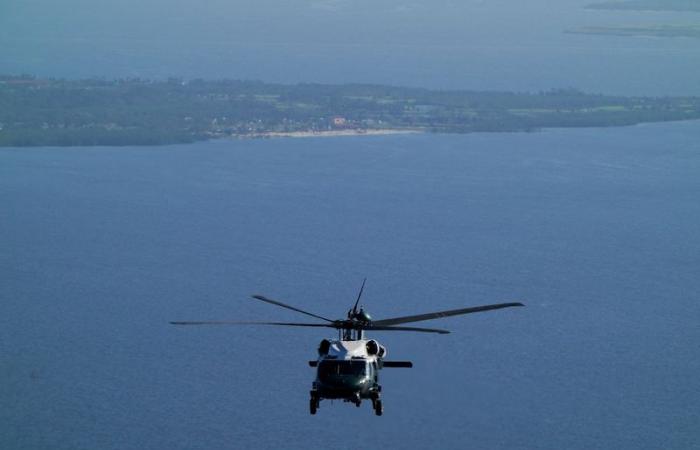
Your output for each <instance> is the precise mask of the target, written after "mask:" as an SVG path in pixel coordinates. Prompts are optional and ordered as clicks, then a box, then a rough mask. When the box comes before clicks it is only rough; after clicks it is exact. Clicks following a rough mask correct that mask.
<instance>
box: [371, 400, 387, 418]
mask: <svg viewBox="0 0 700 450" xmlns="http://www.w3.org/2000/svg"><path fill="white" fill-rule="evenodd" d="M372 406H373V407H374V414H376V415H378V416H381V415H382V413H383V412H384V405H382V401H381V400H379V399H377V400H373V401H372Z"/></svg>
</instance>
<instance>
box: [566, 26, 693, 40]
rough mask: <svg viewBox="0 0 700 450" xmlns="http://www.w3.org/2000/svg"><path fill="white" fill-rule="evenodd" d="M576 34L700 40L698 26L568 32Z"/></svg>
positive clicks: (580, 29) (629, 27)
mask: <svg viewBox="0 0 700 450" xmlns="http://www.w3.org/2000/svg"><path fill="white" fill-rule="evenodd" d="M567 33H574V34H597V35H608V36H649V37H665V38H673V37H684V38H695V39H700V24H698V25H639V26H622V25H621V26H592V27H581V28H576V29H573V30H568V31H567Z"/></svg>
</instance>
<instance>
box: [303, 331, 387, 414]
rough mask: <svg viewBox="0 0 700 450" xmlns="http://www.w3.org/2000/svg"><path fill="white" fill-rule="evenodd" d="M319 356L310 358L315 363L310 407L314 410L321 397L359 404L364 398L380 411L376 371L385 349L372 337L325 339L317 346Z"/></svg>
mask: <svg viewBox="0 0 700 450" xmlns="http://www.w3.org/2000/svg"><path fill="white" fill-rule="evenodd" d="M318 353H319V357H318V360H316V361H309V365H310V366H312V367H316V379H315V380H314V382H313V384H312V388H311V411H312V414H314V413H315V411H316V409H317V408H318V406H319V404H320V402H321V400H323V399H331V400H343V401H346V402H352V403H354V404H355V405H357V406H360V404H361V403H362V400H363V399H369V400H371V401H372V405H373V407H374V409H375V411H376V412H377V414H379V415H381V408H382V406H381V400H380V399H379V397H380V393H381V390H382V388H381V386H380V385H379V371H380V370H381V369H382V367H383V357H384V356H386V349H385V348H384V346H382V345H381V344H380V343H379V342H377V341H376V340H374V339H351V340H344V339H341V340H328V339H324V340H322V341H321V344H320V345H319V348H318Z"/></svg>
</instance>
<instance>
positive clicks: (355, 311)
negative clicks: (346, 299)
mask: <svg viewBox="0 0 700 450" xmlns="http://www.w3.org/2000/svg"><path fill="white" fill-rule="evenodd" d="M366 281H367V278H365V279H364V280H362V287H361V288H360V293H359V294H358V295H357V300H356V301H355V306H353V307H352V314H353V315H355V314H357V305H358V303H360V297H362V291H363V290H364V289H365V282H366Z"/></svg>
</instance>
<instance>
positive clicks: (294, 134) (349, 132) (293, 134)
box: [234, 128, 424, 138]
mask: <svg viewBox="0 0 700 450" xmlns="http://www.w3.org/2000/svg"><path fill="white" fill-rule="evenodd" d="M423 132H424V131H423V130H418V129H392V128H386V129H370V130H365V129H346V130H328V131H289V132H277V131H270V132H267V133H253V134H241V135H236V136H234V137H237V138H282V137H289V138H309V137H337V136H378V135H385V134H416V133H423Z"/></svg>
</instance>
